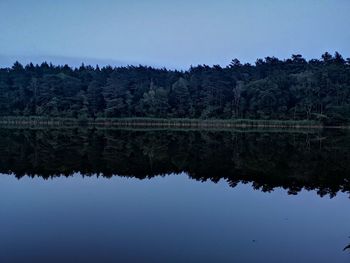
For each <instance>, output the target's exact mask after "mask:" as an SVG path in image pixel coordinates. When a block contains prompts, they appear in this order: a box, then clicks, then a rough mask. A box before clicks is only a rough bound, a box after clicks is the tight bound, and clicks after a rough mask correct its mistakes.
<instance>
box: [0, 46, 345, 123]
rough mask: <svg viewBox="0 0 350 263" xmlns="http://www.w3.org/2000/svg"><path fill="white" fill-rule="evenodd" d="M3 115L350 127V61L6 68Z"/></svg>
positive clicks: (0, 85)
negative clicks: (300, 122) (284, 122)
mask: <svg viewBox="0 0 350 263" xmlns="http://www.w3.org/2000/svg"><path fill="white" fill-rule="evenodd" d="M0 116H3V117H4V116H7V117H8V116H14V117H19V116H21V117H22V116H23V117H26V116H28V117H29V116H39V117H52V118H54V117H62V118H77V119H82V120H84V119H96V118H127V117H140V118H191V119H254V120H316V121H319V122H322V123H323V124H326V125H343V124H347V123H350V58H347V59H344V58H343V57H342V55H341V54H339V53H338V52H336V53H335V54H334V55H332V54H330V53H328V52H326V53H324V54H323V55H322V56H321V58H320V59H311V60H306V59H305V58H303V56H302V55H299V54H297V55H292V56H291V58H288V59H284V60H280V59H278V58H276V57H266V58H264V59H257V60H256V62H255V64H249V63H246V64H242V63H241V62H240V61H239V60H238V59H233V60H232V62H231V63H230V64H229V65H228V66H226V67H222V66H219V65H213V66H208V65H198V66H192V67H190V68H189V69H188V70H186V71H180V70H168V69H166V68H152V67H148V66H142V65H139V66H127V67H111V66H105V67H101V68H100V67H99V66H98V65H96V66H86V65H84V64H82V65H81V66H80V67H79V68H71V67H69V66H68V65H64V66H55V65H52V64H49V63H46V62H44V63H42V64H41V65H33V64H32V63H31V64H28V65H21V64H20V63H19V62H15V63H14V65H13V66H12V67H11V68H1V69H0Z"/></svg>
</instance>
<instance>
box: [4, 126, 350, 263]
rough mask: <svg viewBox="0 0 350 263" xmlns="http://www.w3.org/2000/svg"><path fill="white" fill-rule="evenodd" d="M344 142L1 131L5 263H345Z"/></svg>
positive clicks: (348, 255)
mask: <svg viewBox="0 0 350 263" xmlns="http://www.w3.org/2000/svg"><path fill="white" fill-rule="evenodd" d="M349 147H350V134H349V133H348V132H347V131H298V132H288V131H269V132H267V131H135V130H132V131H127V130H96V129H68V130H64V129H51V130H45V129H42V130H40V129H35V130H29V129H25V130H20V129H1V130H0V173H1V174H0V262H349V261H350V251H348V250H343V249H344V248H345V247H346V246H347V245H349V244H350V238H349V236H350V209H349V208H350V199H349V196H350V181H349V180H350V152H349V149H350V148H349Z"/></svg>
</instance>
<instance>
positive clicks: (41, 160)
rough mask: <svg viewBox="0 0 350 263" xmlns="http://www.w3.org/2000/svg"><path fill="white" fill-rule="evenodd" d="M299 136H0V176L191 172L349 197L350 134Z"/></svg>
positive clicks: (32, 132)
mask: <svg viewBox="0 0 350 263" xmlns="http://www.w3.org/2000/svg"><path fill="white" fill-rule="evenodd" d="M298 131H299V132H298V133H280V132H274V133H266V132H263V133H257V132H231V131H225V132H214V131H176V132H175V131H163V132H159V131H127V130H109V129H86V128H84V129H22V130H21V129H0V173H7V174H15V175H16V176H17V177H18V178H20V177H22V176H33V177H34V176H40V177H43V178H53V177H56V176H71V175H72V174H74V173H76V172H80V173H81V174H83V175H84V176H90V175H96V174H97V175H100V176H104V177H112V176H114V175H120V176H127V177H134V178H139V179H145V178H152V177H154V176H158V175H167V174H172V173H181V172H186V173H187V174H188V176H189V177H190V178H192V179H195V180H199V181H212V182H218V181H220V180H225V181H227V183H228V184H229V185H230V186H232V187H234V186H236V185H237V184H238V183H251V184H252V186H253V187H254V188H255V189H259V190H262V191H272V190H273V189H275V188H277V187H283V188H284V189H287V190H288V192H289V193H290V194H297V193H298V192H299V191H300V190H302V189H307V190H317V192H318V194H319V195H321V196H324V195H330V196H334V195H336V193H337V192H339V191H341V192H346V193H350V152H349V147H350V136H349V132H348V131H347V130H336V131H333V130H332V131H329V130H325V131H324V132H321V133H319V132H320V130H312V132H313V133H306V132H300V130H298Z"/></svg>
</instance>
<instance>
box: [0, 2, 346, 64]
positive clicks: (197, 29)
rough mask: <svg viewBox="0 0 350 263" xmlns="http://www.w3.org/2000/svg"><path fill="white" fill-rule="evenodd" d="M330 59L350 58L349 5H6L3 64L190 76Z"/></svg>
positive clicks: (1, 7)
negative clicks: (108, 67) (137, 67)
mask: <svg viewBox="0 0 350 263" xmlns="http://www.w3.org/2000/svg"><path fill="white" fill-rule="evenodd" d="M324 51H330V52H332V53H333V52H334V51H339V52H340V53H341V54H343V56H344V57H349V56H350V1H349V0H216V1H215V0H210V1H207V0H198V1H196V0H176V1H175V0H173V1H168V0H144V1H141V0H139V1H136V0H114V1H112V0H110V1H108V0H98V1H97V0H60V1H50V0H22V1H21V0H0V55H2V56H0V60H1V59H3V61H2V62H3V63H4V60H5V57H10V58H11V59H14V58H19V59H20V58H21V57H40V58H42V57H60V58H61V60H62V58H67V61H68V60H69V58H77V59H80V58H81V59H84V58H91V59H97V60H98V59H99V60H101V61H102V60H105V61H107V60H116V61H123V62H126V63H141V64H149V65H158V66H167V67H179V68H186V67H188V66H189V65H191V64H192V65H197V64H209V65H212V64H221V65H226V64H228V63H229V62H230V60H231V59H232V58H235V57H237V58H238V59H240V60H241V61H242V62H254V61H255V60H256V58H260V57H266V56H277V57H279V58H286V57H290V55H291V54H293V53H301V54H303V55H304V56H305V57H306V58H318V57H320V55H321V53H323V52H324ZM63 60H64V59H63ZM0 64H1V61H0Z"/></svg>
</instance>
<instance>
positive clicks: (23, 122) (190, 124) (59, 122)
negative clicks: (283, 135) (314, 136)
mask: <svg viewBox="0 0 350 263" xmlns="http://www.w3.org/2000/svg"><path fill="white" fill-rule="evenodd" d="M0 125H1V126H23V127H33V126H47V127H56V126H68V127H69V126H96V127H106V128H109V127H110V128H118V127H119V128H160V129H167V128H180V129H186V128H189V129H192V128H193V129H208V128H209V129H215V128H217V129H220V128H224V129H230V128H243V129H244V128H258V129H259V128H268V129H349V128H350V126H348V125H329V126H327V125H323V124H322V123H321V122H317V121H312V120H298V121H295V120H252V119H185V118H183V119H181V118H172V119H170V118H169V119H162V118H137V117H135V118H96V119H92V118H87V119H78V118H59V117H54V118H50V117H11V116H9V117H0Z"/></svg>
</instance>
